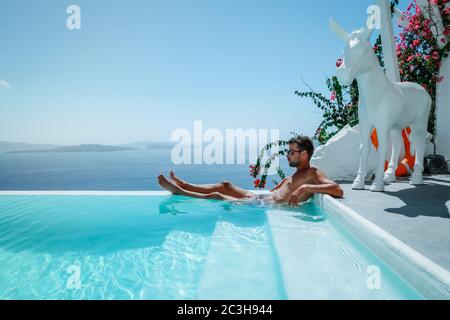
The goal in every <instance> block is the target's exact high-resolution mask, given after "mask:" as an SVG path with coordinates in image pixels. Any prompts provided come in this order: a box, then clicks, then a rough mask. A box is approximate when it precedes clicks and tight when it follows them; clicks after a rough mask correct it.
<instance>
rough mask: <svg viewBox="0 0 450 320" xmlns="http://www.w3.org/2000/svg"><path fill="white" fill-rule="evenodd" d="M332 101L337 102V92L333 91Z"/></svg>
mask: <svg viewBox="0 0 450 320" xmlns="http://www.w3.org/2000/svg"><path fill="white" fill-rule="evenodd" d="M330 100H331V101H334V100H336V91H333V92H332V93H331V97H330Z"/></svg>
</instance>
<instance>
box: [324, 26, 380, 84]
mask: <svg viewBox="0 0 450 320" xmlns="http://www.w3.org/2000/svg"><path fill="white" fill-rule="evenodd" d="M330 29H331V31H333V32H334V33H335V34H336V35H337V36H338V37H339V38H340V39H342V40H343V41H344V42H345V44H346V47H345V50H344V59H343V61H342V63H341V64H340V65H338V69H337V74H336V75H337V77H338V80H339V82H340V83H341V84H342V85H344V86H348V85H350V84H351V83H352V82H353V80H355V78H356V77H357V76H358V75H360V74H363V73H364V72H367V71H369V70H370V68H372V67H373V66H374V64H373V61H374V59H373V58H374V57H375V54H374V52H373V49H372V45H371V43H370V37H371V35H372V31H373V30H369V29H367V28H363V29H359V30H356V31H353V32H352V33H350V34H349V33H347V32H346V31H345V30H344V29H343V28H342V27H341V26H340V25H339V24H337V22H336V21H334V20H333V19H331V18H330Z"/></svg>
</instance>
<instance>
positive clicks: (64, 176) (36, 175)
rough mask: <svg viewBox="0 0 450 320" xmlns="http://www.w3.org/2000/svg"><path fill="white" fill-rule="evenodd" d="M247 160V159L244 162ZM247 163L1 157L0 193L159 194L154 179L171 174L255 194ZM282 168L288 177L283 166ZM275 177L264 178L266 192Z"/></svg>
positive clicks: (166, 152) (106, 155)
mask: <svg viewBox="0 0 450 320" xmlns="http://www.w3.org/2000/svg"><path fill="white" fill-rule="evenodd" d="M247 159H248V157H247ZM250 164H252V163H249V161H246V163H245V164H223V165H222V164H213V165H207V164H181V165H175V164H174V163H173V161H172V160H171V149H170V148H159V147H154V148H149V149H146V150H143V149H139V150H131V151H119V152H46V153H0V190H48V191H52V190H77V191H78V190H92V191H155V190H162V189H161V187H160V186H159V185H158V183H157V179H156V178H157V176H158V175H159V174H165V175H167V176H168V174H169V172H170V170H173V171H174V172H175V173H176V174H177V175H178V176H179V177H180V178H182V179H184V180H186V181H189V182H192V183H195V184H210V183H216V182H220V181H223V180H227V181H230V182H232V183H234V184H236V185H238V186H240V187H242V188H245V189H254V182H253V181H254V178H252V177H251V176H250V173H249V172H250V171H249V165H250ZM280 165H281V167H283V169H285V172H286V173H291V171H292V169H290V168H288V166H287V163H286V160H285V159H281V161H280ZM273 180H275V181H279V180H280V179H279V177H278V176H272V177H270V176H269V177H268V180H267V188H270V187H271V186H273V182H272V181H273Z"/></svg>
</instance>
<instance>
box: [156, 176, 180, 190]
mask: <svg viewBox="0 0 450 320" xmlns="http://www.w3.org/2000/svg"><path fill="white" fill-rule="evenodd" d="M158 183H159V185H160V186H161V187H162V188H164V189H166V190H167V191H170V192H172V193H173V194H180V187H178V186H177V185H176V184H175V183H173V182H171V181H169V180H167V179H166V177H164V176H163V175H162V174H161V175H159V176H158Z"/></svg>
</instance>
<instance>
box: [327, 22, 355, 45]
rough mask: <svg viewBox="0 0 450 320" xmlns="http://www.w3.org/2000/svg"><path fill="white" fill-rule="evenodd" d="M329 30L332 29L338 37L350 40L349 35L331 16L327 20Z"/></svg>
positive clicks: (346, 40)
mask: <svg viewBox="0 0 450 320" xmlns="http://www.w3.org/2000/svg"><path fill="white" fill-rule="evenodd" d="M329 24H330V30H331V31H333V33H334V34H336V35H337V36H338V37H339V38H340V39H342V40H343V41H344V42H346V43H348V42H350V40H351V37H350V35H349V34H348V33H347V32H346V31H345V30H344V29H343V28H342V27H341V26H340V25H339V24H338V23H337V22H336V21H334V20H333V18H330V20H329Z"/></svg>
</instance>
